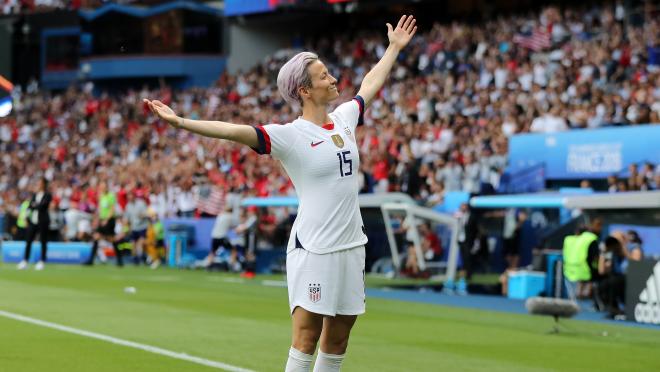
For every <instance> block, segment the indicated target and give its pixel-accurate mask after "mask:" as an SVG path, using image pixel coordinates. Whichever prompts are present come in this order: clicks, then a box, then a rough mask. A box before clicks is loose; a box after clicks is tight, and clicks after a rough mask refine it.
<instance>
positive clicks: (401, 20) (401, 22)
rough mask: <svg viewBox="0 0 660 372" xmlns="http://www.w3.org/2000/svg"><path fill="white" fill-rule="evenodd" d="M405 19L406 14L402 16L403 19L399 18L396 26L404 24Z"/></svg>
mask: <svg viewBox="0 0 660 372" xmlns="http://www.w3.org/2000/svg"><path fill="white" fill-rule="evenodd" d="M405 19H406V16H405V14H404V15H402V16H401V19H399V23H397V24H396V27H397V28H399V27H401V26H403V21H405Z"/></svg>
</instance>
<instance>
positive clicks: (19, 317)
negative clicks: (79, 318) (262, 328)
mask: <svg viewBox="0 0 660 372" xmlns="http://www.w3.org/2000/svg"><path fill="white" fill-rule="evenodd" d="M0 315H1V316H4V317H6V318H10V319H14V320H19V321H21V322H26V323H31V324H36V325H40V326H42V327H47V328H53V329H57V330H58V331H64V332H69V333H73V334H76V335H79V336H85V337H91V338H95V339H97V340H102V341H107V342H110V343H113V344H117V345H122V346H127V347H132V348H134V349H140V350H144V351H147V352H150V353H154V354H160V355H165V356H168V357H170V358H174V359H181V360H185V361H188V362H192V363H197V364H201V365H204V366H208V367H213V368H219V369H222V370H225V371H230V372H254V371H252V370H250V369H245V368H241V367H237V366H233V365H231V364H226V363H222V362H216V361H213V360H209V359H204V358H200V357H196V356H193V355H188V354H186V353H177V352H175V351H170V350H166V349H161V348H159V347H156V346H150V345H145V344H140V343H137V342H133V341H128V340H122V339H120V338H116V337H112V336H106V335H103V334H100V333H96V332H90V331H85V330H82V329H77V328H73V327H67V326H63V325H60V324H56V323H51V322H47V321H44V320H39V319H35V318H30V317H28V316H25V315H19V314H14V313H10V312H8V311H3V310H0Z"/></svg>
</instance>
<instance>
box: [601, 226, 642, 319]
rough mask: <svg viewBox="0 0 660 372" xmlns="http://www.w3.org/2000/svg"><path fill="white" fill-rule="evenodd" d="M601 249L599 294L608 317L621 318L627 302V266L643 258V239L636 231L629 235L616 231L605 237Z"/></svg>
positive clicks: (630, 232)
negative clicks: (622, 306)
mask: <svg viewBox="0 0 660 372" xmlns="http://www.w3.org/2000/svg"><path fill="white" fill-rule="evenodd" d="M600 250H601V254H600V256H599V259H598V273H599V274H600V275H601V280H600V282H599V284H598V294H599V297H600V298H601V299H602V300H603V302H604V304H605V308H606V310H607V312H608V318H611V319H619V318H620V317H623V310H622V308H621V306H620V305H623V304H625V298H626V297H625V288H626V268H627V267H628V261H630V260H633V261H639V260H641V259H642V257H643V252H642V249H641V239H639V236H638V235H637V233H636V232H635V231H629V232H628V234H627V235H626V234H624V233H623V232H620V231H616V232H614V233H612V235H610V236H608V237H607V238H606V239H605V242H604V243H603V244H602V245H601V247H600Z"/></svg>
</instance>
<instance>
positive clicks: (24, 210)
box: [16, 200, 30, 229]
mask: <svg viewBox="0 0 660 372" xmlns="http://www.w3.org/2000/svg"><path fill="white" fill-rule="evenodd" d="M29 207H30V202H29V201H28V200H26V201H24V202H23V203H21V209H20V210H19V211H18V218H17V219H16V226H18V227H20V228H21V229H24V228H26V227H27V217H28V208H29Z"/></svg>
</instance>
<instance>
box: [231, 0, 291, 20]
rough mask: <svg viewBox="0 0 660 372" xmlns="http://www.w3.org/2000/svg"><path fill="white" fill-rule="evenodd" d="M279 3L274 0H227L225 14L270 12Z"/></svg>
mask: <svg viewBox="0 0 660 372" xmlns="http://www.w3.org/2000/svg"><path fill="white" fill-rule="evenodd" d="M277 3H278V2H277V1H273V0H225V16H227V17H231V16H238V15H244V14H252V13H265V12H270V11H272V10H273V9H274V8H275V5H276V4H277Z"/></svg>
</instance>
